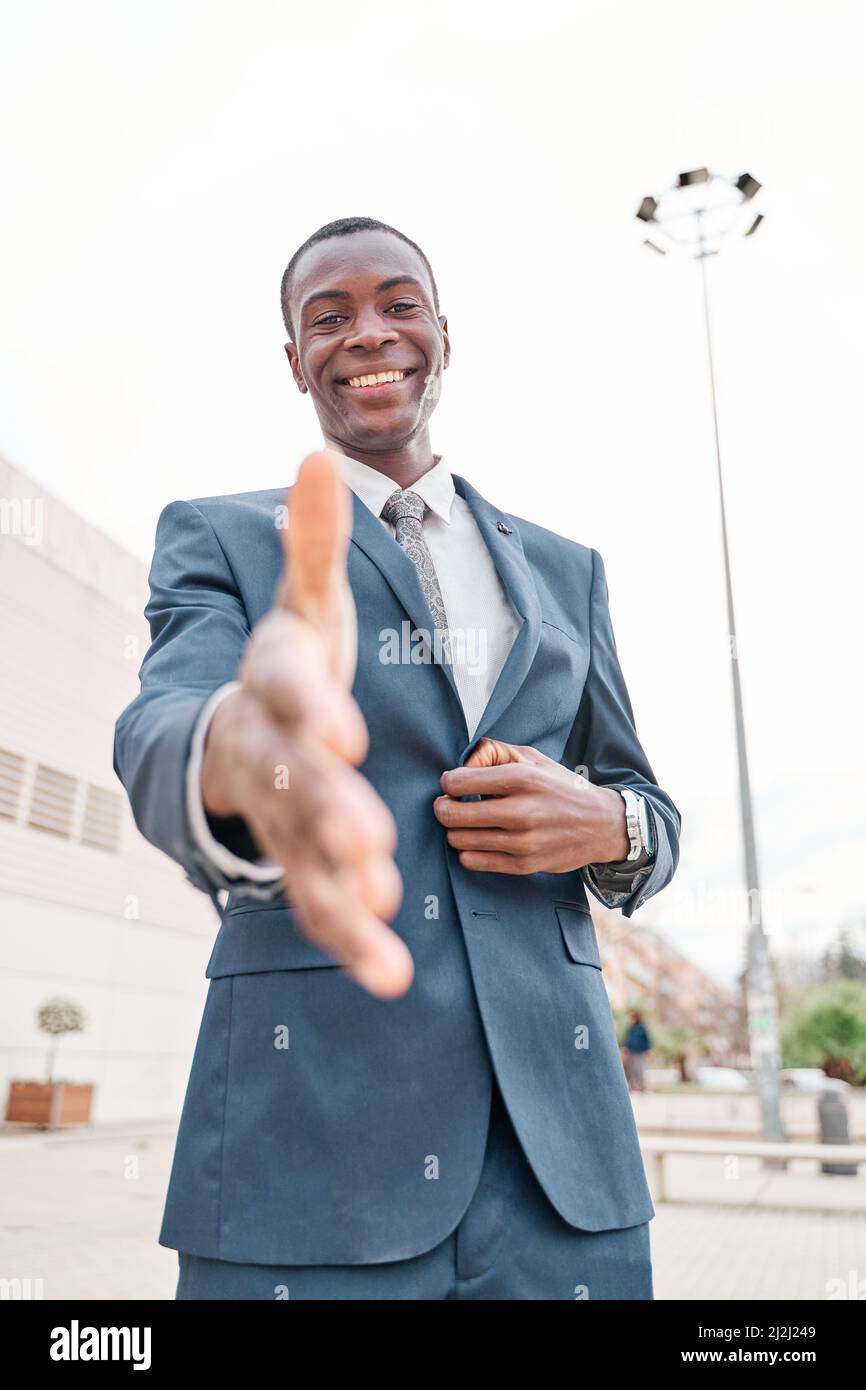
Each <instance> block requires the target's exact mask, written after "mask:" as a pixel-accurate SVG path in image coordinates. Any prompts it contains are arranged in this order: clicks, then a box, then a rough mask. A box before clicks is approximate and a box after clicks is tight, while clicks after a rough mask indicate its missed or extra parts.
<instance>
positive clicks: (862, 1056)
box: [782, 980, 866, 1084]
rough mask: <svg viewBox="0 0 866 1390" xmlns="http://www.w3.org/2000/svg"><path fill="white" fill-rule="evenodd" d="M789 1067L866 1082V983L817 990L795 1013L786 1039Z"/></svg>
mask: <svg viewBox="0 0 866 1390" xmlns="http://www.w3.org/2000/svg"><path fill="white" fill-rule="evenodd" d="M782 1048H783V1053H784V1058H785V1064H786V1066H789V1067H816V1066H817V1067H821V1068H823V1070H824V1072H825V1073H826V1074H827V1076H833V1077H838V1078H839V1079H840V1080H842V1081H849V1082H851V1083H852V1084H856V1083H858V1082H863V1081H864V1080H866V984H862V983H861V982H860V981H859V980H841V981H837V982H836V983H833V984H829V985H824V986H823V987H822V988H821V989H818V990H815V991H814V992H813V993H812V994H810V995H809V996H808V997H807V998H806V999H805V1000H803V1002H802V1004H800V1005H799V1007H798V1008H797V1009H796V1010H795V1011H794V1012H793V1013H792V1015H791V1017H790V1020H789V1021H788V1023H787V1025H786V1027H785V1029H784V1032H783V1038H782Z"/></svg>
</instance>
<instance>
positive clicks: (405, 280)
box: [376, 275, 424, 294]
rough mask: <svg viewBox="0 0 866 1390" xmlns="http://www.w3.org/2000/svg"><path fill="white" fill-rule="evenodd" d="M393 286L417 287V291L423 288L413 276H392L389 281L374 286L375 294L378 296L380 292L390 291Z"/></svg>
mask: <svg viewBox="0 0 866 1390" xmlns="http://www.w3.org/2000/svg"><path fill="white" fill-rule="evenodd" d="M395 285H417V286H418V288H419V290H423V288H424V286H423V284H422V283H421V281H420V280H416V279H415V276H414V275H392V276H391V278H390V280H383V281H382V283H381V284H380V285H377V286H376V292H377V293H378V294H380V293H381V292H382V290H392V289H393V288H394V286H395Z"/></svg>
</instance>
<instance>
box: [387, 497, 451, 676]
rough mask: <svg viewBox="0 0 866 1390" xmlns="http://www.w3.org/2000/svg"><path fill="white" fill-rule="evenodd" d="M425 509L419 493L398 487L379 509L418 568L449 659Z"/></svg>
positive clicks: (444, 620) (445, 616)
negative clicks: (426, 533) (425, 533)
mask: <svg viewBox="0 0 866 1390" xmlns="http://www.w3.org/2000/svg"><path fill="white" fill-rule="evenodd" d="M426 511H427V503H426V502H425V501H424V498H423V497H419V496H418V493H417V492H410V491H406V492H403V491H402V490H401V489H400V488H398V489H397V491H396V492H392V494H391V496H390V497H389V498H388V501H387V502H386V503H385V505H384V507H383V508H382V516H383V517H384V519H385V520H386V521H390V522H391V524H392V525H393V527H394V538H395V540H396V541H397V544H398V545H399V546H400V549H401V550H405V552H406V554H407V555H408V556H409V559H410V560H411V561H412V564H413V565H414V566H415V568H416V570H417V571H418V578H419V579H420V581H421V588H422V589H423V591H424V597H425V599H426V600H427V607H428V608H429V609H430V613H431V616H432V618H433V622H434V624H435V625H436V628H437V629H438V632H439V640H440V642H441V645H442V650H443V652H444V654H445V658H446V660H447V661H448V662H450V661H451V638H450V634H449V631H448V614H447V613H446V612H445V602H444V600H443V598H442V590H441V589H440V588H439V579H438V576H437V574H436V566H435V565H434V564H433V556H432V555H431V554H430V548H429V546H428V545H427V538H426V536H425V535H424V526H423V521H424V515H425V513H426Z"/></svg>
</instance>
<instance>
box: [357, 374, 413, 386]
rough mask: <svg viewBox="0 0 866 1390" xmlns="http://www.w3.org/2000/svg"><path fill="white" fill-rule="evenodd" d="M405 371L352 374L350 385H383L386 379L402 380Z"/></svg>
mask: <svg viewBox="0 0 866 1390" xmlns="http://www.w3.org/2000/svg"><path fill="white" fill-rule="evenodd" d="M405 375H406V373H405V372H377V373H376V375H375V376H372V375H367V376H350V377H349V385H350V386H381V385H383V384H384V383H385V382H386V381H402V380H403V379H404V377H405Z"/></svg>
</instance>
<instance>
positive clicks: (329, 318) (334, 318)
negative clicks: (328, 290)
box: [313, 314, 345, 328]
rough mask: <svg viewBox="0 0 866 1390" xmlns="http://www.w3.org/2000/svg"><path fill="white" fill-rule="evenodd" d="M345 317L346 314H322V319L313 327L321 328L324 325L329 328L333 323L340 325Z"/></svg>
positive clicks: (317, 320)
mask: <svg viewBox="0 0 866 1390" xmlns="http://www.w3.org/2000/svg"><path fill="white" fill-rule="evenodd" d="M344 317H345V315H344V314H322V316H321V318H318V319H316V320H315V322H314V323H313V327H314V328H320V327H321V326H322V325H323V324H324V325H325V326H326V327H328V326H330V325H331V324H332V323H339V322H340V321H341V319H343V318H344Z"/></svg>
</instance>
